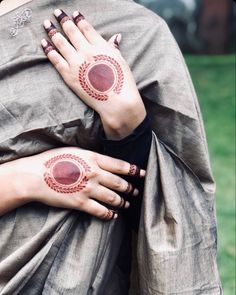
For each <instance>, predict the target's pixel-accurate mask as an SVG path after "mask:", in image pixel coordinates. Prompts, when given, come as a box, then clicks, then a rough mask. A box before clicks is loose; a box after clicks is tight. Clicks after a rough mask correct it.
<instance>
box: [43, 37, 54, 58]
mask: <svg viewBox="0 0 236 295" xmlns="http://www.w3.org/2000/svg"><path fill="white" fill-rule="evenodd" d="M42 47H43V50H44V53H45V54H46V55H48V53H49V52H50V51H52V50H55V48H54V47H53V45H52V44H51V43H50V42H49V41H48V40H46V39H43V40H42Z"/></svg>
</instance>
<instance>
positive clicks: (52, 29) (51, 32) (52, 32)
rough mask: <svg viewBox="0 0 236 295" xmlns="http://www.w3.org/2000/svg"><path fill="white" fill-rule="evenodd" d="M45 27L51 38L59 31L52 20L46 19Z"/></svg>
mask: <svg viewBox="0 0 236 295" xmlns="http://www.w3.org/2000/svg"><path fill="white" fill-rule="evenodd" d="M44 28H45V31H46V32H47V34H48V36H49V37H50V38H52V37H53V36H54V35H55V34H56V33H57V29H56V27H55V26H54V24H53V23H52V22H51V21H50V20H45V21H44Z"/></svg>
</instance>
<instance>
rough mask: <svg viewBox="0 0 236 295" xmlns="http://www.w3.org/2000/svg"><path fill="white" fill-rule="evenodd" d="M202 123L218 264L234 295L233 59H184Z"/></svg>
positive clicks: (227, 290) (225, 284) (229, 294)
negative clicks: (212, 188)
mask: <svg viewBox="0 0 236 295" xmlns="http://www.w3.org/2000/svg"><path fill="white" fill-rule="evenodd" d="M185 58H186V62H187V64H188V66H189V70H190V73H191V75H192V79H193V83H194V86H195V88H196V91H197V94H198V98H199V102H200V106H201V110H202V114H203V119H204V123H205V128H206V133H207V139H208V145H209V151H210V158H211V164H212V169H213V173H214V177H215V180H216V184H217V194H216V204H217V220H218V248H219V255H218V263H219V269H220V275H221V281H222V284H223V289H224V294H225V295H232V294H235V56H232V55H231V56H213V57H212V56H186V57H185Z"/></svg>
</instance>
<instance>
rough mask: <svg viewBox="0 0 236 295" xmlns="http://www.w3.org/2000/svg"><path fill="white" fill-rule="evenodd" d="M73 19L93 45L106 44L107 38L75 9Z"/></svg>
mask: <svg viewBox="0 0 236 295" xmlns="http://www.w3.org/2000/svg"><path fill="white" fill-rule="evenodd" d="M73 20H74V22H75V24H76V26H77V27H78V28H79V29H80V32H81V33H82V34H83V35H84V36H85V38H86V39H87V40H88V42H89V43H91V44H93V45H104V44H106V40H105V39H103V38H102V36H101V35H100V34H99V33H98V32H97V31H96V30H95V29H94V28H93V26H92V25H91V24H90V23H89V22H88V21H87V20H86V19H85V18H84V16H83V15H82V14H81V13H80V12H79V11H74V13H73Z"/></svg>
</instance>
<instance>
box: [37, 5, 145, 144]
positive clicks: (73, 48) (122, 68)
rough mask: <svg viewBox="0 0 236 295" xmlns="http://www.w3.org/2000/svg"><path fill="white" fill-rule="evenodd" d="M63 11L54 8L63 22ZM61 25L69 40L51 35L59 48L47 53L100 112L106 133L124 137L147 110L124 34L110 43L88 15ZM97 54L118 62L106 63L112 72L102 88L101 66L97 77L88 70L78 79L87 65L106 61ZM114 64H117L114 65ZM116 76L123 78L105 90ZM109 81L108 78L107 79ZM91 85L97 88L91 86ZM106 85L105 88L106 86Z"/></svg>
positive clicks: (112, 137) (74, 87)
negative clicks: (125, 48) (125, 50)
mask: <svg viewBox="0 0 236 295" xmlns="http://www.w3.org/2000/svg"><path fill="white" fill-rule="evenodd" d="M64 13H65V12H63V16H64V18H65V14H64ZM61 14H62V11H61V10H59V9H56V10H55V11H54V15H55V17H56V18H57V19H58V20H59V21H60V20H61ZM79 15H80V14H79V12H78V11H75V12H74V13H73V19H75V20H76V19H77V18H78V16H79ZM62 19H63V18H62ZM60 25H61V26H62V29H63V31H64V34H65V36H66V37H67V38H68V39H67V38H65V37H64V36H63V35H62V34H61V33H60V32H57V33H54V34H53V36H50V34H49V37H50V38H51V41H52V43H53V45H54V47H55V49H56V50H50V51H49V52H47V53H46V54H47V57H48V59H49V60H50V61H51V63H52V64H53V66H54V67H55V69H56V70H57V71H58V72H59V74H60V75H61V76H62V78H63V79H64V81H65V83H66V84H67V85H68V87H70V88H71V89H72V90H73V91H74V92H75V93H76V94H77V95H78V96H79V97H80V98H81V99H82V100H83V101H84V102H85V103H86V104H87V105H89V106H90V107H91V108H93V109H94V110H95V111H97V112H98V114H99V115H100V117H101V120H102V123H103V127H104V131H105V133H106V136H107V137H108V138H109V139H114V140H116V139H121V138H124V137H125V136H127V135H129V134H130V133H131V132H132V131H133V130H134V129H135V128H136V127H137V126H138V125H139V124H140V123H141V122H142V121H143V119H144V118H145V116H146V111H145V107H144V104H143V101H142V99H141V97H140V94H139V91H138V89H137V86H136V83H135V81H134V78H133V75H132V72H131V70H130V68H129V66H128V64H127V63H126V61H125V60H124V59H123V57H122V55H121V52H120V51H119V50H118V48H117V43H118V42H120V35H117V34H116V35H114V36H113V37H112V38H111V39H110V40H109V41H108V42H107V41H106V40H105V39H103V38H102V36H101V35H100V34H98V33H97V32H96V30H95V29H94V28H93V27H92V25H91V24H90V23H89V22H88V21H87V20H86V19H85V18H80V20H79V21H76V23H74V21H73V20H72V19H70V18H69V17H68V18H66V21H61V22H60ZM51 26H52V22H51V21H49V20H45V21H44V27H45V30H46V31H47V32H48V28H50V27H51ZM68 40H69V41H70V42H69V41H68ZM42 46H43V48H45V47H46V46H47V41H46V40H45V39H43V40H42ZM96 56H105V57H106V60H108V59H110V60H113V61H114V63H109V62H108V63H106V64H107V65H108V67H110V69H111V71H107V76H106V75H105V76H104V77H103V79H102V80H103V82H102V83H103V85H101V86H100V87H101V88H100V89H98V87H97V84H96V85H95V84H94V82H93V81H94V80H96V76H98V72H99V68H96V71H93V78H91V77H88V75H87V76H86V74H87V72H86V69H85V70H84V73H85V77H83V78H82V79H78V76H79V73H80V70H81V67H82V66H83V65H85V64H86V65H87V64H88V65H89V66H90V69H91V67H92V66H93V65H94V66H95V65H97V64H104V60H102V61H100V63H99V62H98V61H96V59H95V57H96ZM114 64H115V65H117V66H114ZM100 69H101V68H100ZM94 72H95V73H94ZM111 72H113V74H111ZM113 76H115V77H116V81H117V77H118V78H119V77H120V79H118V82H115V83H116V85H115V87H113V88H112V87H111V89H110V90H109V91H101V90H104V89H106V87H105V85H111V83H112V81H113ZM105 80H107V81H106V82H105ZM81 81H82V82H81ZM117 83H118V84H119V85H117ZM113 84H114V83H113ZM88 85H90V86H95V87H91V88H89V87H87V86H88ZM102 86H104V87H103V88H102ZM116 86H117V87H116ZM92 88H93V89H92ZM92 90H93V91H92Z"/></svg>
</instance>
